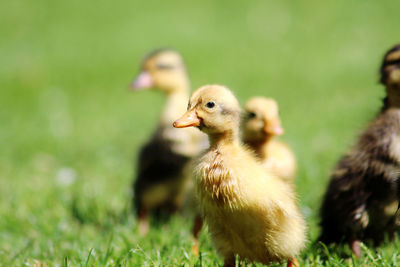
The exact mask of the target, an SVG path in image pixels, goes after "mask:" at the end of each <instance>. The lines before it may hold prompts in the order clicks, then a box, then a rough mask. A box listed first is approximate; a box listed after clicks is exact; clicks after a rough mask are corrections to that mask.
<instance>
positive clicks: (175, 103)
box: [161, 86, 189, 127]
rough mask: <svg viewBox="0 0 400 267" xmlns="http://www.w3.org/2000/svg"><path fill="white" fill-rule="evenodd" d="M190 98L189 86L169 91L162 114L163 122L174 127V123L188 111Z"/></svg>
mask: <svg viewBox="0 0 400 267" xmlns="http://www.w3.org/2000/svg"><path fill="white" fill-rule="evenodd" d="M188 99H189V86H184V87H183V88H179V89H176V90H174V91H171V92H168V94H167V100H166V103H165V106H164V110H163V112H162V116H161V124H162V125H163V126H166V127H172V123H173V122H174V121H175V120H176V119H177V118H179V117H180V116H181V115H182V114H183V113H185V112H186V108H187V102H188Z"/></svg>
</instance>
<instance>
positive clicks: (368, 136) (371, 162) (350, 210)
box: [320, 46, 400, 257]
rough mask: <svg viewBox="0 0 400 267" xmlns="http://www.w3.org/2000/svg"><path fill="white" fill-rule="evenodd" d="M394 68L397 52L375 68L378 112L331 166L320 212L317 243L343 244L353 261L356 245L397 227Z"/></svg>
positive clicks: (399, 118)
mask: <svg viewBox="0 0 400 267" xmlns="http://www.w3.org/2000/svg"><path fill="white" fill-rule="evenodd" d="M393 54H394V55H395V56H394V59H393ZM391 58H392V59H391ZM399 62H400V46H397V47H394V48H393V49H392V50H390V51H389V52H388V53H387V54H386V56H385V58H384V61H383V65H382V68H381V71H382V83H383V84H384V85H386V92H387V98H386V99H385V103H384V106H383V108H382V110H381V112H380V113H379V114H378V116H377V117H376V118H375V120H374V121H372V122H371V123H370V125H369V126H368V127H367V129H366V130H365V131H364V132H363V133H362V134H361V136H360V137H359V140H358V141H357V143H356V145H355V146H354V148H353V149H352V150H350V152H348V153H347V154H346V155H344V156H343V157H342V158H341V160H340V161H339V163H338V164H337V166H336V168H335V169H334V171H333V173H332V177H331V180H330V184H329V186H328V189H327V192H326V193H325V197H324V201H323V204H322V207H321V211H320V212H321V223H320V225H321V227H322V233H321V237H320V239H321V241H323V242H325V243H339V242H349V243H350V245H351V248H352V251H353V253H355V254H356V255H357V256H358V257H359V256H360V255H361V249H360V241H368V240H371V241H373V242H374V244H375V245H379V243H380V242H381V241H382V240H383V239H384V235H385V234H389V235H390V236H392V235H393V233H394V231H395V229H396V228H398V227H399V214H398V213H397V209H398V206H399V188H398V183H399V175H400V64H399ZM396 66H397V67H396Z"/></svg>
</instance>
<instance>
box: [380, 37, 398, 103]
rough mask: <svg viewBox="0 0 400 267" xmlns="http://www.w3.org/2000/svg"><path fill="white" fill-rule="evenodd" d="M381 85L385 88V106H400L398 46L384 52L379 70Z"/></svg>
mask: <svg viewBox="0 0 400 267" xmlns="http://www.w3.org/2000/svg"><path fill="white" fill-rule="evenodd" d="M380 73H381V80H380V81H381V83H382V84H383V85H385V86H386V94H387V98H386V99H385V106H393V105H396V106H399V105H400V44H398V45H396V46H394V47H392V48H391V49H390V50H389V51H388V52H386V54H385V56H384V58H383V62H382V65H381V69H380Z"/></svg>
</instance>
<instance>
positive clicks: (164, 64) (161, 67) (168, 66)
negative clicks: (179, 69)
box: [156, 63, 175, 70]
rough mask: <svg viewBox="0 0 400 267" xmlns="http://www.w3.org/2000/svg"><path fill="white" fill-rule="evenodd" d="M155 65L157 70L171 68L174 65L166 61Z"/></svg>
mask: <svg viewBox="0 0 400 267" xmlns="http://www.w3.org/2000/svg"><path fill="white" fill-rule="evenodd" d="M156 67H157V69H159V70H171V69H174V68H175V66H173V65H170V64H166V63H157V65H156Z"/></svg>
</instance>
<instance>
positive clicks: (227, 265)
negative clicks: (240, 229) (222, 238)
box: [224, 254, 236, 267]
mask: <svg viewBox="0 0 400 267" xmlns="http://www.w3.org/2000/svg"><path fill="white" fill-rule="evenodd" d="M235 266H236V260H235V255H233V254H231V255H229V256H225V257H224V267H235Z"/></svg>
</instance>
